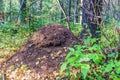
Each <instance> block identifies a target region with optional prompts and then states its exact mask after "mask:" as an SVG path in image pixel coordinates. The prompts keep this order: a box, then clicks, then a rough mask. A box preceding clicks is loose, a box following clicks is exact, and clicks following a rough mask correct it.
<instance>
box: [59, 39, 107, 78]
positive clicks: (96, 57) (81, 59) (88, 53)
mask: <svg viewBox="0 0 120 80" xmlns="http://www.w3.org/2000/svg"><path fill="white" fill-rule="evenodd" d="M96 40H97V39H90V38H88V39H87V40H86V42H85V45H75V47H74V48H69V50H70V52H69V53H68V55H67V56H66V58H65V60H66V62H63V63H62V66H61V70H60V73H61V74H62V72H63V71H66V73H67V74H68V72H71V69H73V68H77V71H78V73H76V74H74V73H69V74H68V75H67V76H71V74H74V75H80V76H77V77H79V78H82V79H86V77H87V75H88V73H90V69H91V64H94V65H99V64H101V63H102V62H103V58H104V57H105V56H104V55H103V54H101V53H100V50H101V47H100V46H99V45H98V44H93V43H94V42H95V41H96ZM72 76H73V75H72ZM74 77H75V78H76V76H74Z"/></svg>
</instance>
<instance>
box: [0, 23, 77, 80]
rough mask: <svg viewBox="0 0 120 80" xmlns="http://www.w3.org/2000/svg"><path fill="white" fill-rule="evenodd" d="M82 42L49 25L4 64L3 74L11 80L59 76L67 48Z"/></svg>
mask: <svg viewBox="0 0 120 80" xmlns="http://www.w3.org/2000/svg"><path fill="white" fill-rule="evenodd" d="M78 42H79V41H78V40H77V38H76V37H75V36H74V35H73V33H72V32H70V31H69V30H68V29H66V28H65V27H64V26H62V25H57V24H49V25H46V26H44V27H43V28H40V29H39V30H38V31H37V32H36V33H35V34H34V35H33V36H32V37H31V38H30V39H28V41H27V42H26V43H25V44H24V45H23V46H22V47H21V48H20V49H19V50H18V51H17V52H16V53H15V54H14V55H12V56H11V57H9V58H7V60H6V61H4V63H3V64H1V73H3V74H5V76H6V78H7V79H8V80H45V79H52V80H53V79H57V78H59V77H63V76H64V74H63V75H61V76H60V74H59V70H60V63H61V62H63V61H64V60H65V56H66V54H67V53H68V47H70V46H72V45H73V44H76V43H78Z"/></svg>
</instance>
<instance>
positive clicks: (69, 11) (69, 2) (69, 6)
mask: <svg viewBox="0 0 120 80" xmlns="http://www.w3.org/2000/svg"><path fill="white" fill-rule="evenodd" d="M70 15H71V0H68V21H70Z"/></svg>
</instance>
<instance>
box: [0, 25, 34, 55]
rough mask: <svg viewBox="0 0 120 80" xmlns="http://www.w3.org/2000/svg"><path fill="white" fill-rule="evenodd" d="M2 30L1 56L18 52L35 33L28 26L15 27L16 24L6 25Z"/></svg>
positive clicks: (0, 34)
mask: <svg viewBox="0 0 120 80" xmlns="http://www.w3.org/2000/svg"><path fill="white" fill-rule="evenodd" d="M0 28H1V29H0V49H1V51H0V56H4V55H7V54H9V53H13V51H16V50H17V49H18V48H19V47H20V46H22V45H23V43H24V42H25V41H26V40H27V38H28V37H29V36H30V34H32V33H33V32H31V31H30V29H29V27H27V25H24V26H15V25H14V24H10V23H5V24H4V25H3V26H1V27H0ZM9 55H10V54H9Z"/></svg>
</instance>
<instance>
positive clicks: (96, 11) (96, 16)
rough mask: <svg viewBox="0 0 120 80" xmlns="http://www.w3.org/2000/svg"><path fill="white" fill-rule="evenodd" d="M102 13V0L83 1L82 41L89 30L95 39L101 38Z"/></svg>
mask: <svg viewBox="0 0 120 80" xmlns="http://www.w3.org/2000/svg"><path fill="white" fill-rule="evenodd" d="M101 12H102V0H83V6H82V27H83V31H82V32H81V34H80V38H81V39H82V38H83V36H84V34H86V33H87V29H89V31H90V33H91V35H92V37H93V38H99V37H100V33H99V32H98V31H100V26H99V24H100V23H101V18H100V16H101Z"/></svg>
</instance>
